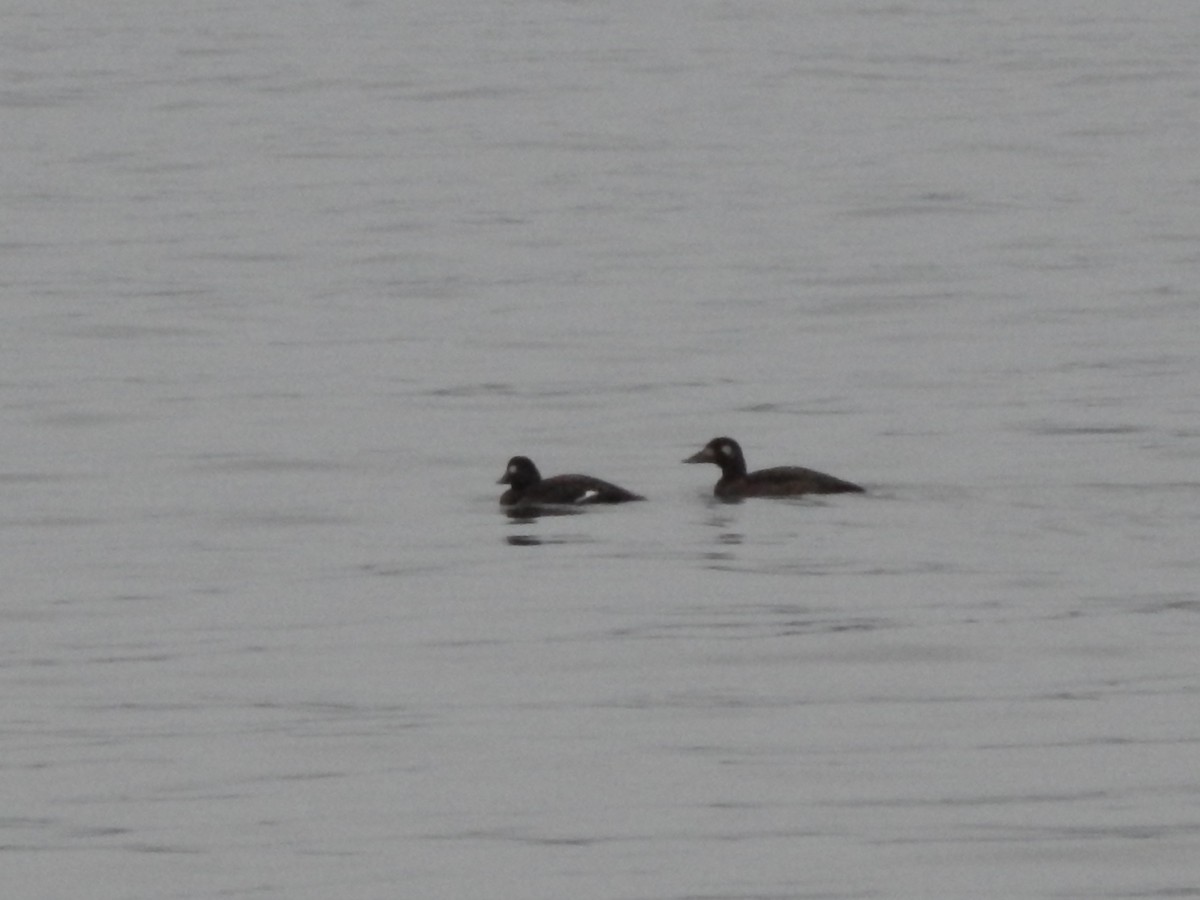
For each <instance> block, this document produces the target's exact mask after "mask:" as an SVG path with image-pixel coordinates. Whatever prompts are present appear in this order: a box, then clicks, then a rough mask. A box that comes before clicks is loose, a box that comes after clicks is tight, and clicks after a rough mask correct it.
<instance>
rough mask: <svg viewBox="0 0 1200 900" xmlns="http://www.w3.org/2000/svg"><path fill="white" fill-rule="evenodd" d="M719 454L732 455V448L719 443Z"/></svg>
mask: <svg viewBox="0 0 1200 900" xmlns="http://www.w3.org/2000/svg"><path fill="white" fill-rule="evenodd" d="M721 455H722V456H733V448H732V447H730V446H729V445H728V444H722V445H721Z"/></svg>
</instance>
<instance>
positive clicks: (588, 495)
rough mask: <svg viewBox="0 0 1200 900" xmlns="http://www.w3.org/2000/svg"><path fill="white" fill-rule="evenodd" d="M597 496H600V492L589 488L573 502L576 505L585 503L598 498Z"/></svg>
mask: <svg viewBox="0 0 1200 900" xmlns="http://www.w3.org/2000/svg"><path fill="white" fill-rule="evenodd" d="M599 496H600V492H599V491H598V490H596V489H595V488H589V489H588V490H586V491H584V492H583V493H582V494H580V495H579V496H578V497H576V498H575V502H576V503H587V502H588V501H589V500H594V499H595V498H596V497H599Z"/></svg>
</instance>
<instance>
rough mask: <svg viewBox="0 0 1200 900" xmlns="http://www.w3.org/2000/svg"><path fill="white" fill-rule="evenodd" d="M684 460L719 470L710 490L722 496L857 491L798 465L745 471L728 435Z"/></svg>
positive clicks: (857, 489)
mask: <svg viewBox="0 0 1200 900" xmlns="http://www.w3.org/2000/svg"><path fill="white" fill-rule="evenodd" d="M684 462H685V463H712V464H713V465H716V466H719V467H720V469H721V478H720V480H718V481H717V485H716V487H714V488H713V493H714V494H716V495H717V496H718V497H721V498H723V499H731V500H732V499H736V498H739V497H796V496H799V495H801V494H851V493H853V494H861V493H863V489H862V488H861V487H859V486H858V485H857V484H853V483H851V482H849V481H843V480H842V479H841V478H835V477H834V476H832V475H826V474H825V473H824V472H817V471H815V470H813V469H805V468H803V467H801V466H776V467H775V468H773V469H759V470H758V471H757V472H747V471H746V458H745V457H744V456H743V455H742V448H741V447H740V446H738V442H737V441H735V440H734V439H733V438H729V437H717V438H713V439H712V440H711V441H709V442H708V443H707V444H705V445H704V449H703V450H701V451H700V452H699V453H697V454H695V455H694V456H689V457H688V458H687V459H685V460H684Z"/></svg>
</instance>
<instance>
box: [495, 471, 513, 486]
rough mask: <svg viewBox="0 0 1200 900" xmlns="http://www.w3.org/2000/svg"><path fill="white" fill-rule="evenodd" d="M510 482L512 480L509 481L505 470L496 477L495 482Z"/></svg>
mask: <svg viewBox="0 0 1200 900" xmlns="http://www.w3.org/2000/svg"><path fill="white" fill-rule="evenodd" d="M511 483H512V482H510V481H509V480H508V473H507V472H505V473H504V474H503V475H501V476H500V477H499V478H497V479H496V484H511Z"/></svg>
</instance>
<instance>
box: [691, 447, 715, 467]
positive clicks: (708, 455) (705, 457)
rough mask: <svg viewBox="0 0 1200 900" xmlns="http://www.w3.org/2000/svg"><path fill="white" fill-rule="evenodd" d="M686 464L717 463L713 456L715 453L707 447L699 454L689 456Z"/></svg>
mask: <svg viewBox="0 0 1200 900" xmlns="http://www.w3.org/2000/svg"><path fill="white" fill-rule="evenodd" d="M684 462H685V463H710V462H716V457H714V456H713V452H712V451H711V450H710V449H708V448H707V447H705V448H704V449H703V450H701V451H700V452H699V453H693V454H692V455H691V456H689V457H688V458H687V459H685V460H684Z"/></svg>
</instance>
